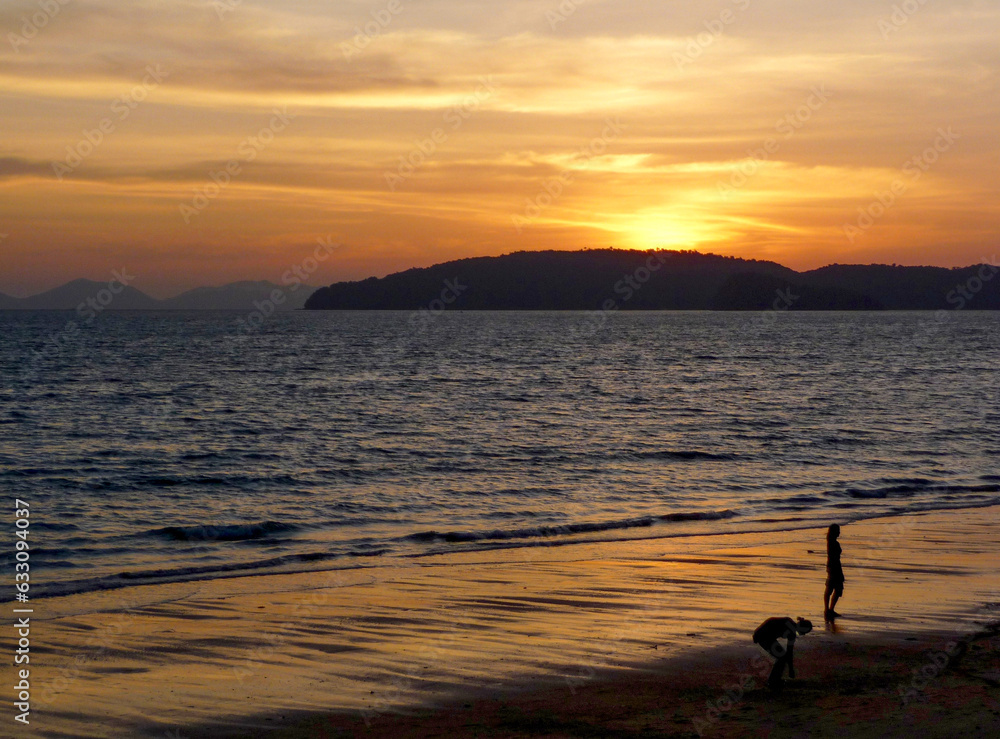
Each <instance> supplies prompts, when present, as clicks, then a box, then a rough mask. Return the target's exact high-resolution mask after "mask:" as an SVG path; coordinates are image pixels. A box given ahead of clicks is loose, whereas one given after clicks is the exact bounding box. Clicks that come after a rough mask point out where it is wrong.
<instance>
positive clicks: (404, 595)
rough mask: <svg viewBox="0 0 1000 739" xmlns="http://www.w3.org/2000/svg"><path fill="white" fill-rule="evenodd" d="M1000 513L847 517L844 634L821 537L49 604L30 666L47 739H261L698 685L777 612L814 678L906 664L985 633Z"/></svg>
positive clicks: (586, 547)
mask: <svg viewBox="0 0 1000 739" xmlns="http://www.w3.org/2000/svg"><path fill="white" fill-rule="evenodd" d="M998 523H1000V507H993V508H987V509H983V508H980V509H973V510H971V511H970V510H964V511H963V510H959V511H943V512H942V511H936V512H929V513H928V512H925V513H918V514H910V515H906V516H897V517H892V518H890V519H869V520H866V521H861V522H856V523H851V524H847V525H845V526H844V531H843V534H842V536H841V542H842V544H843V546H844V565H845V570H846V572H847V589H846V592H845V596H844V599H843V600H842V602H841V606H839V607H838V610H841V611H843V612H844V613H845V616H844V617H843V618H842V619H838V622H837V625H838V629H839V633H837V634H832V633H828V632H826V631H823V625H822V618H821V616H818V614H819V613H820V611H821V596H822V589H823V582H824V577H825V575H824V572H823V567H824V564H825V539H824V538H823V536H822V533H823V532H822V530H821V529H805V530H797V531H792V532H782V533H781V535H776V534H775V533H774V532H767V533H765V534H758V533H740V534H727V535H722V536H713V537H700V538H698V537H692V538H685V539H676V538H674V539H653V540H649V539H647V540H637V541H628V542H602V543H592V544H580V545H579V546H577V547H558V548H551V549H550V548H532V549H528V550H524V549H521V550H508V551H490V552H478V553H472V554H450V555H442V557H440V558H438V559H437V560H436V561H434V562H427V561H424V562H416V563H414V562H410V563H406V566H394V565H392V564H388V565H385V566H382V567H377V568H361V569H356V570H349V571H335V572H333V573H300V574H295V575H271V576H261V577H254V578H242V579H233V580H227V581H211V582H208V583H201V584H200V585H202V586H203V587H202V588H201V589H198V590H196V589H194V588H192V587H191V585H192V584H190V583H188V584H185V585H172V586H142V587H137V588H132V589H130V592H124V591H114V592H111V593H96V594H91V595H88V596H86V597H80V596H71V597H68V598H64V599H52V601H53V602H48V601H40V602H39V603H43V604H45V605H46V611H47V612H46V613H38V614H37V615H38V616H40V617H41V618H38V619H37V620H38V622H39V624H40V625H44V633H45V637H44V645H43V649H42V650H39V657H38V660H39V662H40V664H39V666H38V667H37V668H36V669H37V673H36V671H35V670H33V671H32V672H33V675H34V676H35V677H34V679H35V691H36V695H37V696H38V698H39V699H40V701H44V703H45V705H39V706H37V714H36V715H33V722H32V723H33V724H35V723H36V721H37V725H38V727H39V729H38V730H40V732H41V733H39V735H41V736H68V735H73V736H115V735H121V734H122V733H128V734H137V733H138V734H139V735H150V736H161V737H162V736H164V734H165V733H166V734H169V732H171V731H179V732H180V734H181V735H182V736H189V737H191V736H199V735H204V736H208V735H213V736H218V735H226V734H225V732H226V731H230V732H231V735H239V734H240V733H241V732H242V734H243V735H247V733H248V732H249V733H250V734H251V735H252V734H255V733H260V732H264V731H269V730H270V729H271V728H272V727H275V726H285V727H288V726H289V724H290V723H291V722H292V721H293V720H294V721H296V722H299V723H302V722H309V721H311V720H319V718H318V717H329V716H331V715H334V716H339V717H340V718H339V719H336V720H337V721H341V720H343V721H348V722H350V721H354V722H355V724H351V725H352V726H354V729H355V730H360V729H359V727H361V728H364V721H363V720H362V718H361V717H363V716H364V715H365V714H364V713H363V712H366V711H367V712H368V714H369V715H370V716H373V717H376V718H377V719H378V721H377V722H373V724H378V725H382V720H383V719H386V721H385V724H384V725H385V726H386V727H389V726H390V725H391V726H392V727H394V728H391V729H390V728H386V729H385V731H386V735H388V734H390V733H396V732H397V731H403V730H404V729H403V728H400V725H399V724H398V723H397V719H396V717H394V713H395V712H397V711H400V710H406V711H413V710H416V711H424V712H426V711H431V714H427V715H434V716H437V718H434V719H431V718H427V717H426V716H425V718H424V719H421V720H423V721H425V722H430V724H433V723H434V722H440V721H458V720H459V719H460V718H461V715H462V711H461V710H459V709H456V708H454V706H455V705H461V706H463V707H464V704H465V703H466V702H470V701H473V702H476V701H485V702H484V703H476V705H481V706H482V707H485V706H493V705H494V703H496V705H498V706H500V707H501V708H502V707H503V706H507V705H510V706H518V705H522V703H523V706H524V710H526V711H530V710H533V709H531V708H530V707H531V706H532V705H535V704H534V703H533V702H532V701H535V700H542V699H541V698H533V697H532V696H536V695H542V694H547V693H546V691H550V692H551V691H553V690H555V691H557V692H559V691H561V692H562V693H568V694H569V695H570V696H571V697H572V698H573V700H577V699H576V698H575V697H574V696H576V695H578V694H580V695H583V694H588V693H590V692H592V691H597V692H596V693H595V695H597V694H601V695H603V693H602V692H601V691H613V690H614V689H613V688H608V687H599V686H607V685H625V686H628V685H630V684H631V682H632V681H639V683H642V684H643V685H645V682H644V681H645V680H647V677H644V676H648V675H650V674H653V675H654V676H655V675H656V674H659V675H660V677H659V678H658V679H659V680H660V682H659V683H656V685H657V686H658V687H656V690H660V691H668V692H669V691H671V690H681V691H682V692H683V691H684V690H688V691H694V693H697V694H698V695H701V694H702V693H704V692H705V691H706V690H708V692H709V693H710V692H711V690H709V688H712V687H713V686H715V685H716V684H718V682H719V680H716V679H715V678H713V680H712V681H708V682H705V681H701V682H698V681H697V680H694V681H692V679H691V678H690V675H691V674H693V673H692V670H691V669H687V670H685V669H684V668H683V666H684V665H686V664H688V663H689V662H690V661H691V660H694V662H692V664H694V663H698V664H702V665H703V667H702V668H701V672H700V673H699V674H702V673H703V674H706V675H715V677H716V678H718V677H719V675H718V673H717V670H718V669H722V668H721V667H719V665H724V664H734V663H733V662H732V660H733V659H736V660H737V662H738V661H739V660H741V659H751V658H752V657H753V656H754V655H756V654H757V653H758V650H757V648H756V647H755V646H754V645H753V644H751V643H750V633H751V632H752V630H753V628H754V627H755V626H756V625H757V624H758V623H760V622H761V621H762V620H763V619H764V618H766V617H768V616H773V615H782V616H784V615H788V616H792V617H795V616H799V615H801V616H805V617H806V618H810V619H811V620H813V621H814V624H815V626H816V631H814V632H813V634H810V635H807V636H806V637H803V639H802V641H801V645H800V648H799V649H797V650H796V651H797V653H798V654H797V656H798V657H799V659H798V660H797V663H798V665H797V666H798V668H799V672H800V678H801V679H803V680H804V679H805V676H806V675H807V674H809V670H811V669H813V668H812V667H810V665H814V666H816V667H817V668H818V667H819V666H820V665H823V666H824V667H823V670H826V669H827V668H828V667H829V668H830V669H833V668H832V667H830V665H831V664H833V663H834V662H836V661H837V659H840V657H836V659H833V661H832V662H830V659H832V658H829V659H828V658H827V657H824V658H823V660H821V661H820V662H816V661H815V660H814V656H813V655H812V652H813V651H814V650H819V651H816V655H815V656H819V655H820V654H823V655H827V651H823V650H829V649H834V648H835V647H836V648H840V646H841V645H849V646H850V647H851V648H858V649H860V648H861V646H859V645H864V644H875V645H876V646H873V647H871V648H872V649H882V650H883V652H884V654H883V658H884V659H885V660H887V661H889V662H891V663H892V664H895V663H896V662H899V661H900V659H903V660H904V661H905V659H909V657H906V656H905V655H909V654H910V650H909V646H908V645H909V644H910V642H909V641H908V640H909V639H914V638H916V639H918V642H917V643H919V644H921V645H923V644H925V643H929V642H927V640H928V639H930V640H931V641H934V639H937V638H938V636H940V635H941V634H943V633H946V632H949V631H951V632H956V631H961V630H963V629H964V630H966V631H968V630H971V629H975V628H978V626H979V624H977V621H982V620H983V613H984V611H983V610H982V609H981V606H983V605H984V604H996V603H997V602H998V601H1000V575H998V574H997V573H996V572H995V571H994V568H991V563H995V562H996V561H998V557H997V555H998V554H1000V542H997V541H996V536H995V535H994V532H995V530H996V526H997V524H998ZM512 554H516V555H519V556H511V555H512ZM55 601H60V602H55ZM985 613H987V614H990V613H992V612H990V611H986V612H985ZM987 620H995V619H990V618H988V619H987ZM39 633H42V630H41V629H40V631H39ZM990 643H991V644H992V641H991V642H990ZM866 648H867V647H866ZM835 652H836V650H835V649H834V652H829V654H832V655H834V656H836V654H835ZM991 654H992V653H991ZM900 655H902V656H900ZM698 660H701V662H698ZM34 661H35V660H34V659H33V662H34ZM828 663H829V664H828ZM671 665H673V666H674V667H671ZM678 665H680V666H681V667H680V668H677V669H675V668H676V666H678ZM768 669H769V668H768ZM664 670H667V672H663V671H664ZM713 671H716V672H713ZM731 671H732V669H731V668H730V672H731ZM823 674H827V673H825V672H824V673H823ZM678 675H681V676H683V675H688V676H689V677H688V678H684V677H678ZM648 679H650V680H652V679H653V678H648ZM719 679H720V680H721V678H719ZM824 679H827V678H824ZM828 679H831V680H834V679H840V678H838V677H837V673H836V670H834V671H833V672H832V673H829V674H828ZM60 681H61V682H60ZM622 681H624V682H622ZM685 681H686V682H685ZM553 686H554V687H553ZM685 686H686V687H685ZM47 689H48V692H47ZM644 689H648V690H653V688H652V687H650V686H648V685H647V686H646V687H645V688H644ZM631 690H632V688H630V687H623V688H622V691H623V692H624V694H627V695H631ZM525 691H527V692H525ZM698 691H701V692H700V693H699V692H698ZM720 694H721V692H720ZM466 696H469V697H466ZM471 696H476V697H471ZM498 697H499V699H498ZM46 698H48V700H45V699H46ZM602 700H603V699H602ZM491 701H492V702H491ZM542 703H544V701H542ZM701 704H702V705H704V699H701ZM442 705H443V706H446V707H445V708H443V709H438V712H437V713H435V712H434V710H433V708H427V707H428V706H430V707H433V706H442ZM448 706H450V707H448ZM539 706H541V704H539ZM421 707H423V708H421ZM606 708H607V710H608V711H610V710H611V709H612V708H613V707H606ZM483 710H485V708H483ZM491 710H492V709H491ZM496 710H500V709H499V708H498V709H496ZM511 710H513V709H511ZM538 710H539V711H543V712H544V711H551V710H554V709H553V708H551V707H550V708H544V707H539V708H538ZM637 710H638V708H637ZM441 711H443V712H444V713H443V714H441ZM501 713H502V711H501ZM494 714H495V715H499V714H496V713H495V712H494ZM421 715H424V714H421ZM609 715H610V714H609ZM282 716H284V717H285V718H284V719H282V718H281V717H282ZM442 716H444V717H443V718H442ZM418 718H419V717H418ZM268 719H270V720H268ZM529 719H530V716H529V718H528V719H525V720H526V721H528V720H529ZM599 719H600V721H603V720H604V719H601V718H600V716H596V715H595V717H594V720H595V721H598V720H599ZM323 720H326V721H329V719H328V718H324V719H323ZM399 720H400V721H406V720H410V719H405V718H404V719H399ZM413 720H415V721H416V720H417V719H413ZM498 720H499V719H498ZM608 720H610V719H608ZM503 721H507V719H506V718H504V719H503ZM358 722H360V723H358ZM494 723H495V722H494ZM501 723H502V722H501ZM529 723H530V721H529ZM508 724H509V722H508V723H503V724H502V725H503V726H506V727H507V729H509V728H510V726H509V725H508ZM303 725H304V724H303ZM343 725H344V726H347V725H348V724H343ZM496 725H497V726H499V725H500V724H496ZM601 725H603V724H601ZM331 726H334V725H333V724H331ZM427 726H429V724H427V725H425V728H427ZM553 726H555V725H553ZM595 726H597V724H595ZM536 728H537V727H536ZM592 728H593V727H592ZM507 729H504V731H507ZM289 730H290V731H297V730H299V729H289ZM405 730H406V731H411V730H412V731H414V732H417V731H420V730H423V729H419V727H418V726H417V724H413V725H412V726H410V728H406V729H405ZM427 730H428V731H430V729H429V728H427ZM485 730H486V729H484V731H485ZM497 730H499V729H497ZM525 730H526V731H527V729H525ZM678 730H679V731H680V729H678ZM687 730H688V729H684V731H687ZM372 731H375V732H378V731H381V729H378V728H377V726H376V728H373V729H372ZM532 731H534V729H532ZM588 731H590V729H588ZM594 731H597V732H598V734H600V733H601V732H602V731H604V729H600V730H598V729H596V728H595V729H594ZM199 732H201V733H199ZM553 732H554V733H556V734H558V732H557V731H555V729H553ZM334 735H336V734H334ZM373 735H375V736H377V735H378V733H375V734H373ZM402 735H407V734H405V733H404V734H402ZM412 735H413V736H421V735H422V734H419V733H414V734H412ZM487 735H488V734H487ZM498 735H501V734H498ZM502 735H509V734H502ZM515 735H516V734H515ZM526 735H530V734H526ZM291 736H294V734H292V735H291Z"/></svg>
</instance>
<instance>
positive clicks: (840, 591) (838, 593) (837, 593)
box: [829, 585, 844, 614]
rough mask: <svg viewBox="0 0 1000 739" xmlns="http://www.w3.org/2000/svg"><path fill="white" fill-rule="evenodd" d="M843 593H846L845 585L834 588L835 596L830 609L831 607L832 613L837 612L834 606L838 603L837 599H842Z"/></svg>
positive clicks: (831, 600)
mask: <svg viewBox="0 0 1000 739" xmlns="http://www.w3.org/2000/svg"><path fill="white" fill-rule="evenodd" d="M843 594H844V586H843V585H840V586H838V587H837V588H835V589H833V598H831V599H830V609H829V610H830V613H831V614H835V613H836V611H835V610H834V607H835V606H836V605H837V601H838V600H840V596H842V595H843Z"/></svg>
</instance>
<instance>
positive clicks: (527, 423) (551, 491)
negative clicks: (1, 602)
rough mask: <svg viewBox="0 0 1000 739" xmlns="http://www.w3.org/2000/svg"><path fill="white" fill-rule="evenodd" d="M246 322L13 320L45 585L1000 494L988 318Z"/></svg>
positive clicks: (6, 451) (999, 436) (229, 317)
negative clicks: (242, 325)
mask: <svg viewBox="0 0 1000 739" xmlns="http://www.w3.org/2000/svg"><path fill="white" fill-rule="evenodd" d="M238 317H239V315H238V314H233V313H224V312H219V313H183V312H177V313H167V312H164V313H141V312H123V313H107V314H104V315H102V316H100V317H99V318H98V319H97V320H95V321H93V322H92V323H89V324H88V323H82V322H77V323H70V322H71V321H73V320H74V319H75V318H76V316H75V315H74V314H72V313H60V312H32V313H25V312H0V345H2V354H0V371H2V381H0V483H2V485H3V488H4V490H5V492H6V493H7V494H8V496H10V497H14V496H16V497H19V498H21V499H24V500H27V501H29V502H30V505H31V512H32V515H31V521H32V528H31V536H32V544H33V546H34V547H36V549H35V551H34V552H33V560H32V562H33V570H32V580H33V590H32V592H33V593H35V594H36V595H37V596H42V595H45V594H50V595H52V594H59V593H70V592H84V591H89V590H96V589H102V588H109V587H117V586H119V585H122V584H130V583H142V582H169V581H181V580H196V579H202V578H213V577H219V576H226V575H232V574H260V573H269V572H276V571H288V570H293V571H294V570H305V569H323V568H331V567H342V566H350V565H357V564H363V563H364V562H369V561H373V560H372V559H371V558H374V557H383V558H385V557H399V558H407V557H422V556H427V555H432V554H434V553H438V552H443V551H453V550H457V549H482V548H488V547H512V546H537V545H554V544H563V543H571V542H574V541H584V540H595V539H609V538H633V537H647V536H676V535H687V534H693V533H712V532H720V531H732V530H761V529H765V530H766V529H771V528H773V529H787V528H794V527H799V526H804V525H807V524H815V523H826V522H830V521H835V520H836V521H849V520H852V519H858V518H866V517H872V516H876V515H884V514H887V513H890V514H891V513H896V512H902V511H908V510H914V509H928V508H948V507H974V506H981V505H986V504H992V503H997V502H1000V470H998V462H1000V431H998V429H1000V423H998V422H1000V401H998V392H1000V386H998V382H997V369H998V368H1000V333H998V324H1000V316H998V315H996V314H990V313H971V312H970V313H959V312H956V313H953V314H950V315H948V316H946V318H947V320H942V317H940V316H938V317H936V316H935V315H934V314H928V313H817V314H804V313H785V314H778V313H769V314H754V313H737V314H727V313H619V314H609V315H607V316H603V317H602V316H598V315H595V314H587V313H445V314H442V315H439V316H436V317H433V318H431V317H428V315H427V314H423V315H419V314H418V315H414V314H409V313H403V312H399V313H396V312H387V313H381V312H370V313H366V312H360V313H340V312H337V313H308V312H307V313H294V314H284V315H278V316H275V317H273V318H271V319H270V320H269V321H268V322H266V323H265V324H264V325H263V327H262V328H261V329H260V330H259V331H257V332H256V333H253V334H250V335H247V334H241V333H240V332H238V331H237V329H236V326H237V324H236V319H237V318H238ZM74 327H75V328H74Z"/></svg>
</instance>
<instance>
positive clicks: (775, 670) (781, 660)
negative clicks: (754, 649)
mask: <svg viewBox="0 0 1000 739" xmlns="http://www.w3.org/2000/svg"><path fill="white" fill-rule="evenodd" d="M761 646H763V647H764V648H765V649H766V650H767V653H768V654H770V655H771V656H772V657H774V667H772V668H771V674H770V675H769V676H768V678H767V684H768V685H770V686H771V687H772V688H773V687H775V686H778V685H781V676H782V674H783V673H784V672H785V657H786V654H787V650H786V649H785V645H784V644H782V643H781V642H779V641H777V640H775V641H773V642H771V643H770V644H768V645H766V646H765V645H763V644H762V645H761Z"/></svg>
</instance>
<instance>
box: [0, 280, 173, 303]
mask: <svg viewBox="0 0 1000 739" xmlns="http://www.w3.org/2000/svg"><path fill="white" fill-rule="evenodd" d="M113 287H114V289H115V290H117V291H119V292H118V293H117V294H114V293H112V292H111V291H110V290H109V289H108V283H107V282H95V281H93V280H73V281H72V282H67V283H66V284H65V285H60V286H59V287H56V288H53V289H52V290H48V291H46V292H44V293H39V294H38V295H32V296H31V297H30V298H23V299H22V300H20V301H18V303H19V305H17V306H16V307H18V308H26V309H29V310H76V309H77V307H78V306H79V305H80V304H84V305H86V304H87V301H88V300H99V301H102V302H107V306H106V308H107V309H111V308H114V309H116V310H150V309H152V308H156V307H157V305H158V303H159V301H157V300H155V299H153V298H151V297H149V296H148V295H146V293H144V292H141V291H139V290H136V289H135V288H134V287H129V286H127V285H121V284H120V283H117V282H116V283H114V285H113ZM102 290H103V291H104V293H103V294H102V293H101V291H102ZM101 307H102V308H104V306H101Z"/></svg>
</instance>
